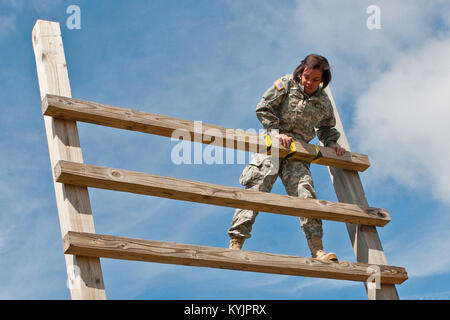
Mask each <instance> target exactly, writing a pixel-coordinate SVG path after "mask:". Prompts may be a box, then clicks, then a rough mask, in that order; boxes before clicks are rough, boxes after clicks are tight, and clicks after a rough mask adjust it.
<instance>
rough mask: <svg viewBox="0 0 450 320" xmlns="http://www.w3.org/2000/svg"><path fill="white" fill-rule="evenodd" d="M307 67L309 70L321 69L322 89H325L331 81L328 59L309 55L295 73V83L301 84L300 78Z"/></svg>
mask: <svg viewBox="0 0 450 320" xmlns="http://www.w3.org/2000/svg"><path fill="white" fill-rule="evenodd" d="M306 67H308V69H320V70H321V71H322V82H323V87H322V88H323V89H325V88H326V87H327V85H328V84H329V83H330V81H331V71H330V65H329V63H328V60H327V58H325V57H322V56H319V55H318V54H310V55H307V56H306V57H305V59H303V60H302V62H301V63H300V65H299V66H298V67H297V68H296V69H295V71H294V73H293V76H294V81H295V82H300V78H301V76H302V73H303V71H305V68H306Z"/></svg>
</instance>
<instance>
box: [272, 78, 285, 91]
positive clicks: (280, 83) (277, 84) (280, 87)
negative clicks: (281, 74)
mask: <svg viewBox="0 0 450 320" xmlns="http://www.w3.org/2000/svg"><path fill="white" fill-rule="evenodd" d="M273 84H274V86H275V88H277V90H278V91H281V90H283V89H284V83H283V81H281V78H280V79H278V80H277V81H275V82H274V83H273Z"/></svg>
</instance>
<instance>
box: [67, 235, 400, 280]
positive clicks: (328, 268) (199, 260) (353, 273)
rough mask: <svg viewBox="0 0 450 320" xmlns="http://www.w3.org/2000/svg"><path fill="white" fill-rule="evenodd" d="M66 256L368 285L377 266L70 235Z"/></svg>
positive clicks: (392, 272)
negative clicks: (357, 282) (347, 281)
mask: <svg viewBox="0 0 450 320" xmlns="http://www.w3.org/2000/svg"><path fill="white" fill-rule="evenodd" d="M63 242H64V251H65V253H67V254H78V255H84V256H93V257H102V258H113V259H124V260H136V261H147V262H158V263H168V264H177V265H186V266H197V267H209V268H219V269H232V270H241V271H252V272H263V273H274V274H285V275H295V276H305V277H317V278H329V279H340V280H352V281H367V279H368V278H369V277H370V276H371V275H372V274H373V273H372V271H371V269H370V268H373V267H374V266H373V265H372V266H371V265H368V264H364V263H354V262H349V261H341V262H338V263H334V262H325V261H321V260H319V259H313V258H305V257H297V256H289V255H279V254H272V253H263V252H254V251H244V250H229V249H223V248H217V247H206V246H199V245H189V244H179V243H171V242H162V241H153V240H142V239H133V238H124V237H117V236H110V235H100V234H91V233H79V232H69V233H68V234H67V235H66V236H65V237H64V241H63ZM376 267H379V270H380V273H379V276H380V281H381V283H390V284H392V283H395V284H399V283H402V282H403V281H405V280H406V279H407V278H408V275H407V274H406V271H405V269H404V268H401V267H395V266H384V265H383V266H376Z"/></svg>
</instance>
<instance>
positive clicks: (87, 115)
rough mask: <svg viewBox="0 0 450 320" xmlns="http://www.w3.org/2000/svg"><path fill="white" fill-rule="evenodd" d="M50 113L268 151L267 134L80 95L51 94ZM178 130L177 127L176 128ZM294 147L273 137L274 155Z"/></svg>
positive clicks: (309, 150) (354, 161) (305, 154)
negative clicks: (108, 102)
mask: <svg viewBox="0 0 450 320" xmlns="http://www.w3.org/2000/svg"><path fill="white" fill-rule="evenodd" d="M42 112H43V114H44V115H46V116H52V117H55V118H60V119H67V120H75V121H82V122H88V123H93V124H98V125H103V126H108V127H113V128H119V129H126V130H132V131H139V132H144V133H150V134H155V135H160V136H165V137H173V138H175V139H180V137H182V139H183V140H188V141H194V142H199V143H204V144H211V145H216V146H220V147H224V148H232V149H237V150H244V151H249V152H264V153H265V152H266V142H265V138H264V135H258V134H255V133H248V132H244V131H243V130H235V129H229V128H225V127H220V126H214V125H209V124H203V123H200V124H196V122H194V121H189V120H183V119H179V118H173V117H167V116H163V115H160V114H155V113H148V112H142V111H137V110H132V109H127V108H120V107H115V106H110V105H106V104H101V103H96V102H89V101H83V100H79V99H73V98H67V97H60V96H55V95H47V96H46V97H45V99H44V100H43V101H42ZM176 130H177V131H176ZM295 146H296V150H297V151H296V152H295V153H294V155H293V156H292V159H296V160H302V161H307V162H311V161H313V160H314V159H315V158H316V155H317V151H316V149H315V146H314V145H312V144H309V143H305V142H302V141H295ZM289 151H290V150H288V149H286V148H284V147H283V146H280V145H279V144H278V142H277V141H273V146H272V149H271V152H272V155H278V156H279V157H280V158H284V157H285V156H286V155H287V154H288V152H289ZM320 152H321V153H322V155H323V157H322V158H320V160H319V161H318V162H317V163H318V164H321V165H326V166H332V167H337V168H342V169H347V170H356V171H364V170H366V169H367V168H368V167H369V166H370V162H369V158H368V156H367V155H364V154H359V153H354V152H346V153H345V154H344V155H342V156H337V155H336V152H335V151H334V149H332V148H327V147H320Z"/></svg>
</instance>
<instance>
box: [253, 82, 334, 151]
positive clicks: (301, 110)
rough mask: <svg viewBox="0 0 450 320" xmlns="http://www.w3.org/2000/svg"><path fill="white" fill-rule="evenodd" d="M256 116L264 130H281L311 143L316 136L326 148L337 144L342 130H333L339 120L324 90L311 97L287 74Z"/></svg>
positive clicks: (262, 102)
mask: <svg viewBox="0 0 450 320" xmlns="http://www.w3.org/2000/svg"><path fill="white" fill-rule="evenodd" d="M256 116H257V117H258V119H259V121H260V122H261V124H262V125H263V127H264V129H266V130H267V131H268V132H270V130H271V129H278V130H279V132H280V133H285V134H287V135H288V136H291V137H293V138H294V140H300V141H301V140H303V141H305V142H310V141H311V140H312V139H314V137H315V135H316V129H317V137H318V138H319V140H320V141H321V142H322V143H323V144H324V145H325V146H329V145H330V144H332V143H334V142H336V141H337V140H338V139H339V137H340V133H339V131H338V130H337V129H336V128H334V126H335V125H336V119H335V117H334V112H333V106H332V105H331V101H330V99H329V98H328V95H327V94H326V93H325V91H323V90H322V87H319V89H318V90H317V91H316V92H315V93H314V94H312V95H311V96H308V95H307V94H306V93H305V92H304V89H303V85H301V84H300V83H297V82H295V81H294V80H293V77H292V74H287V75H285V76H283V77H281V78H279V79H278V80H277V81H275V82H274V84H273V85H272V86H271V87H270V88H269V89H267V91H266V92H265V93H264V95H263V97H262V99H261V100H260V101H259V103H258V105H257V106H256Z"/></svg>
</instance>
